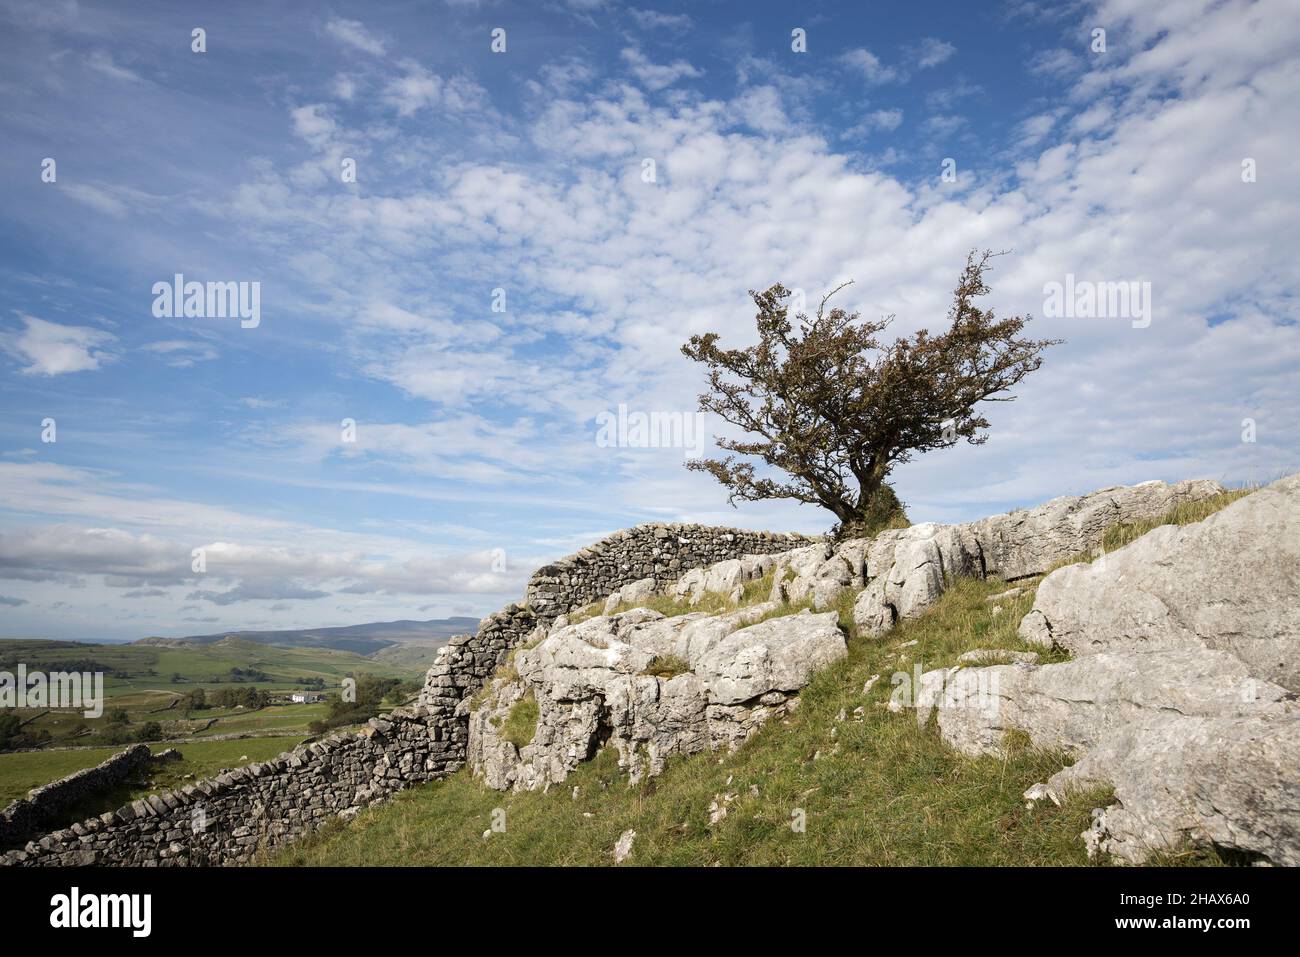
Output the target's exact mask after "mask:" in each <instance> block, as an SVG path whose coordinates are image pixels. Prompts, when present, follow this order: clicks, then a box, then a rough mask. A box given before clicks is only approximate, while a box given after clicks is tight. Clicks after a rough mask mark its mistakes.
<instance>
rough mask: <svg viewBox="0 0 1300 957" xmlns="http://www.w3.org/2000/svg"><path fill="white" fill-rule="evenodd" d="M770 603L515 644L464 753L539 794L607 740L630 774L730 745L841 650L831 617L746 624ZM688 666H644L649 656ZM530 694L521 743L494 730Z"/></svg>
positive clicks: (497, 782)
mask: <svg viewBox="0 0 1300 957" xmlns="http://www.w3.org/2000/svg"><path fill="white" fill-rule="evenodd" d="M770 607H772V606H765V605H759V606H753V607H751V608H746V609H741V610H740V611H738V612H733V613H731V614H728V615H720V616H706V615H704V614H700V613H695V614H688V615H680V616H676V617H671V618H666V617H664V616H663V615H661V614H659V613H658V612H654V611H650V610H648V609H644V608H638V609H633V610H631V611H628V612H624V613H621V614H616V615H612V616H604V615H602V616H599V617H596V618H592V619H589V620H587V621H584V622H580V623H579V624H576V625H566V626H563V627H560V628H557V629H555V630H554V631H552V632H551V633H550V634H548V635H547V636H546V637H545V638H543V639H542V640H541V641H540V643H539V644H537V645H536V646H535V647H530V648H522V649H520V650H519V651H518V652H517V653H516V655H515V658H514V670H515V676H513V677H510V676H506V678H505V679H504V680H502V679H499V680H498V681H497V682H496V683H495V684H494V685H493V687H492V689H491V691H490V693H489V694H488V696H487V697H486V698H485V699H484V701H483V702H482V703H481V704H480V706H479V707H478V708H476V709H473V710H472V711H471V714H470V728H469V759H470V763H471V765H472V766H473V768H474V771H475V773H476V774H478V775H480V776H482V778H483V780H484V781H485V782H486V783H487V784H488V785H489V786H491V787H494V788H498V789H501V790H506V789H512V790H516V791H522V790H537V789H542V788H547V787H549V786H550V785H552V784H558V783H559V782H562V781H563V780H564V779H565V778H566V777H567V776H568V774H569V773H570V772H571V771H572V770H574V769H575V768H576V767H577V766H578V764H580V763H581V762H583V761H586V760H589V759H590V758H592V757H594V756H595V754H596V752H597V751H599V750H600V749H601V748H603V747H613V748H615V749H617V751H618V754H619V764H620V766H621V767H623V768H624V769H626V770H627V771H628V774H629V779H630V781H631V782H635V781H637V780H639V779H640V778H641V777H642V776H644V775H647V774H648V775H655V774H658V773H660V772H661V771H662V770H663V767H664V762H665V761H666V760H667V758H669V757H671V756H673V755H685V754H694V753H697V752H700V751H714V750H720V749H723V750H730V749H734V748H736V747H738V746H739V745H740V744H741V743H743V742H744V741H745V740H746V739H747V738H748V737H749V736H750V735H751V734H753V733H754V731H756V730H757V729H758V728H759V727H761V726H762V724H763V723H764V722H766V721H768V720H770V719H771V718H772V717H775V716H778V715H782V714H785V713H786V712H787V710H789V708H790V707H791V706H792V701H793V700H794V698H795V696H796V695H797V694H798V692H799V691H800V689H802V688H803V687H804V685H806V684H807V683H808V681H809V679H810V678H811V677H812V675H813V673H814V672H815V671H817V670H818V669H820V668H823V667H825V666H826V665H828V664H831V663H832V662H835V661H838V660H839V659H841V658H843V657H845V656H846V655H847V654H848V649H847V646H846V644H845V640H844V634H843V632H842V631H841V630H840V628H839V625H838V623H837V616H836V615H835V614H833V613H827V614H821V615H817V614H813V613H812V612H810V611H803V612H801V613H799V614H792V615H786V616H784V617H780V618H773V619H769V620H767V621H763V622H758V623H752V622H753V621H754V619H756V618H758V617H761V615H762V614H764V613H765V612H766V611H768V610H769V609H770ZM668 656H672V657H673V658H676V659H679V661H680V663H681V664H684V665H686V666H687V667H688V669H689V670H686V671H683V672H682V673H680V674H675V675H667V676H665V675H661V674H648V673H646V672H647V669H651V668H652V665H653V664H654V663H655V660H656V659H664V658H666V657H668ZM528 696H532V697H533V698H534V699H535V700H536V702H537V707H538V719H537V725H536V729H535V731H534V733H533V736H532V740H531V741H529V742H528V743H526V744H524V745H523V746H522V747H518V746H516V744H514V743H512V742H511V741H508V740H506V739H505V737H503V735H502V729H503V728H504V726H505V724H506V722H507V721H508V719H509V716H510V713H511V711H512V709H513V708H515V707H516V706H517V705H518V703H519V702H520V701H522V700H523V699H525V698H526V697H528Z"/></svg>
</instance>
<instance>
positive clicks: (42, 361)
mask: <svg viewBox="0 0 1300 957" xmlns="http://www.w3.org/2000/svg"><path fill="white" fill-rule="evenodd" d="M20 318H21V319H22V320H23V324H24V328H23V331H21V332H18V333H9V334H6V335H5V336H4V340H3V344H4V347H5V349H6V351H8V352H9V354H10V355H12V356H14V357H15V358H17V359H19V360H20V361H22V362H25V363H26V365H25V366H24V367H23V370H22V371H23V374H24V375H45V376H55V375H62V374H64V373H68V372H89V371H91V370H93V369H98V368H99V367H100V364H101V363H106V362H111V361H113V359H114V358H115V356H114V354H113V353H112V352H111V351H110V349H109V347H110V346H111V344H112V343H113V342H116V341H117V337H116V336H114V335H112V334H111V333H108V332H104V331H103V330H102V329H94V328H92V327H90V326H64V325H60V324H58V323H56V322H47V321H46V320H44V319H37V318H36V317H35V316H28V315H22V316H20Z"/></svg>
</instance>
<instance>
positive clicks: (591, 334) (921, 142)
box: [0, 0, 1300, 639]
mask: <svg viewBox="0 0 1300 957" xmlns="http://www.w3.org/2000/svg"><path fill="white" fill-rule="evenodd" d="M1287 6H1288V5H1287V4H1286V3H1284V2H1281V0H1277V2H1268V0H1261V2H1258V3H1246V2H1233V0H1227V2H1218V3H1202V2H1195V0H1186V2H1180V3H1168V4H1159V5H1153V4H1148V3H1139V2H1136V0H1133V2H1118V0H1117V2H1102V3H1075V4H1042V5H1036V4H1031V3H1024V2H1013V3H1001V4H999V3H988V4H970V3H896V4H889V3H875V4H870V5H866V4H860V3H844V4H830V3H828V4H775V3H752V2H751V3H695V4H689V5H688V4H659V5H654V6H653V7H652V6H650V5H646V6H626V5H616V4H612V3H604V2H599V0H581V2H568V3H566V2H560V0H555V2H550V3H540V4H536V3H534V4H513V3H492V2H487V0H484V2H481V3H472V2H451V3H449V2H442V0H438V2H429V3H421V4H414V3H400V4H386V3H365V4H347V3H333V4H328V5H326V4H305V3H277V4H268V3H265V2H255V3H254V2H250V3H239V2H230V3H223V4H220V5H207V4H186V3H182V4H177V3H130V2H122V3H85V2H81V3H74V2H53V3H26V2H18V0H0V21H3V23H2V24H0V93H2V94H3V98H4V102H5V103H6V109H5V111H4V115H3V119H2V120H0V141H3V143H4V148H3V150H0V174H2V176H3V200H4V201H3V203H2V204H0V216H3V218H4V231H3V238H0V243H3V247H2V251H3V255H2V256H0V283H2V284H3V290H4V294H5V295H4V303H3V309H0V413H2V414H0V635H8V636H47V637H66V638H92V639H93V638H101V637H107V638H134V637H139V636H142V635H146V634H164V635H181V634H193V633H199V632H208V631H213V630H221V629H233V628H254V627H257V628H267V627H286V628H287V627H304V626H312V625H327V624H348V623H353V622H360V621H369V620H377V619H388V618H403V617H414V618H427V617H435V616H438V617H440V616H443V615H448V614H475V615H477V614H483V613H486V612H488V611H490V610H492V609H494V608H496V607H498V606H500V605H501V604H502V603H504V602H505V601H509V600H514V599H516V598H517V597H518V596H519V594H520V592H521V588H522V583H523V581H524V580H525V579H526V577H527V574H528V573H529V572H530V571H531V570H532V568H534V567H536V566H537V565H538V564H540V563H541V562H543V561H545V560H547V559H549V558H553V557H556V556H558V555H560V554H564V553H567V552H569V551H572V550H574V549H575V548H577V547H579V546H580V545H582V544H584V543H586V542H588V541H591V540H593V539H595V538H597V537H600V536H601V535H603V534H606V533H608V532H609V531H612V530H614V529H617V528H622V527H626V526H629V525H633V524H636V523H638V522H644V521H652V520H682V521H701V522H707V523H716V524H728V525H741V526H746V527H753V528H775V529H790V530H800V531H806V532H818V531H822V530H824V529H825V528H826V527H827V526H828V525H829V523H830V521H831V517H830V516H829V514H819V513H817V512H814V511H812V510H811V509H810V508H807V507H803V508H800V507H796V506H794V505H792V504H785V503H763V504H757V505H749V506H745V507H742V508H740V509H732V508H730V507H729V506H727V504H726V498H725V494H724V493H723V492H722V490H721V489H720V488H719V487H718V486H717V485H716V484H714V483H713V482H712V480H711V479H709V478H708V477H706V476H702V475H699V474H694V473H688V472H687V471H686V470H685V469H683V468H682V459H683V451H682V450H681V449H680V448H608V447H602V446H601V445H599V444H597V442H596V434H597V421H598V417H599V416H600V415H601V414H602V413H603V412H607V411H610V410H615V409H617V407H618V406H619V405H620V404H623V405H626V406H627V407H628V408H630V409H632V410H644V411H650V412H665V413H672V414H682V415H685V414H688V413H689V412H690V411H691V410H692V409H693V408H694V402H693V397H694V395H695V394H696V393H697V392H698V391H699V390H700V387H701V382H702V379H701V376H700V374H699V371H698V370H697V369H695V368H692V367H691V365H690V363H689V362H688V361H687V360H685V359H684V358H683V357H682V356H681V355H680V353H679V352H678V347H679V346H680V344H681V343H682V342H683V341H684V340H685V339H686V338H688V337H689V336H690V335H691V334H693V333H696V332H701V331H705V330H715V331H718V332H720V333H722V334H723V336H724V341H728V342H734V343H737V344H740V343H743V342H747V341H749V340H748V338H747V337H750V336H752V331H753V309H752V304H748V302H749V301H748V298H747V294H746V293H747V290H749V289H762V288H766V287H767V286H769V285H771V284H772V283H773V282H776V281H781V282H783V283H784V284H785V285H787V286H789V287H797V288H800V289H803V290H806V291H807V295H808V298H809V299H810V300H812V301H815V300H816V298H817V297H819V296H820V295H821V293H823V292H824V291H826V290H828V289H830V288H833V287H834V286H836V285H838V284H840V283H841V282H844V281H845V280H849V279H852V280H853V281H854V284H853V285H852V286H850V287H848V289H846V290H845V291H844V292H843V293H841V294H840V298H839V299H838V300H837V301H839V302H841V303H842V304H844V305H846V306H849V307H852V308H856V309H859V310H861V312H862V313H863V314H864V315H872V316H874V315H879V314H889V313H892V314H895V315H896V317H897V318H896V320H895V322H896V326H895V328H896V329H897V330H898V331H899V332H901V333H905V332H910V331H913V330H915V329H917V328H921V327H923V326H929V327H931V328H934V327H937V326H938V325H940V324H941V323H942V322H943V317H944V314H945V312H946V309H947V304H948V297H949V294H950V290H951V288H952V286H953V284H954V281H955V279H956V276H957V273H958V270H959V268H960V266H961V263H962V261H963V259H964V257H965V254H966V252H967V251H968V250H970V249H971V248H974V247H991V248H995V249H1005V250H1009V252H1008V254H1007V255H1006V256H1003V257H1001V258H1000V259H999V260H998V261H997V267H996V271H995V272H994V273H993V274H992V277H991V279H992V284H993V296H992V297H991V300H990V304H992V305H994V306H995V307H996V308H997V309H998V310H999V311H1000V312H1003V313H1025V314H1030V315H1033V316H1035V317H1036V318H1035V320H1034V322H1033V323H1032V324H1031V327H1030V328H1031V330H1034V331H1035V332H1036V333H1037V334H1038V335H1041V336H1043V337H1055V338H1063V339H1066V340H1068V342H1067V344H1066V345H1063V346H1060V347H1057V348H1056V349H1054V350H1053V351H1052V352H1051V353H1050V354H1049V357H1048V361H1047V362H1046V364H1045V365H1044V366H1043V368H1042V369H1041V370H1040V371H1039V372H1037V373H1035V374H1034V376H1032V377H1031V378H1030V379H1029V380H1026V382H1025V383H1024V384H1023V386H1022V387H1021V388H1020V389H1019V390H1018V392H1017V394H1018V396H1019V398H1018V399H1017V401H1016V402H1014V403H1010V404H1006V405H1000V406H997V407H995V408H994V409H992V410H991V412H990V414H989V417H990V418H991V420H992V421H993V429H992V432H991V439H990V441H989V442H988V443H987V444H986V445H984V446H980V447H978V448H973V447H960V448H957V449H953V450H946V451H942V452H936V453H932V454H930V455H927V456H924V457H921V458H918V459H917V460H916V461H914V462H912V463H910V464H908V465H906V466H903V467H902V468H900V469H899V470H898V471H897V472H896V474H895V480H896V484H897V486H898V489H899V492H900V494H901V496H902V498H903V499H904V500H905V501H906V502H907V503H908V506H909V510H910V512H911V514H912V517H913V519H914V520H918V521H919V520H936V521H956V520H967V519H973V518H978V517H981V516H983V515H986V514H990V513H994V512H997V511H1002V510H1005V509H1007V508H1011V507H1017V506H1021V505H1031V504H1035V503H1037V502H1040V501H1043V500H1046V499H1048V498H1051V497H1054V496H1056V495H1059V494H1066V493H1079V492H1084V491H1089V490H1092V489H1095V488H1100V487H1104V486H1107V485H1112V484H1118V483H1131V482H1137V481H1143V480H1146V479H1151V478H1160V479H1166V480H1177V479H1182V478H1189V477H1209V478H1215V479H1220V480H1223V481H1227V482H1240V481H1261V480H1268V479H1271V478H1276V477H1278V476H1280V475H1282V474H1285V473H1287V472H1290V471H1294V470H1295V469H1296V468H1297V466H1298V465H1300V453H1298V452H1297V448H1298V447H1300V442H1298V439H1300V424H1298V423H1300V414H1298V413H1300V408H1298V406H1300V402H1298V401H1297V395H1298V394H1300V389H1298V388H1297V386H1300V372H1298V370H1300V334H1297V326H1296V316H1297V306H1296V298H1295V296H1296V286H1297V276H1296V269H1295V250H1296V249H1297V248H1300V243H1297V240H1298V239H1300V235H1298V233H1300V225H1297V224H1300V185H1298V184H1297V179H1296V177H1295V175H1294V168H1295V156H1296V153H1297V147H1298V146H1300V142H1298V140H1300V136H1298V135H1297V133H1296V132H1295V131H1296V130H1297V129H1300V106H1298V105H1297V104H1300V63H1298V60H1297V56H1296V54H1297V51H1298V50H1300V23H1297V19H1296V18H1295V17H1294V15H1293V11H1288V9H1287ZM196 27H201V28H203V30H205V31H206V47H207V49H206V52H203V53H196V52H194V51H193V50H192V49H191V46H192V39H191V36H192V30H193V29H194V28H196ZM796 28H799V29H802V30H804V31H805V32H806V37H807V44H806V46H807V50H806V52H804V53H796V52H794V51H793V50H792V48H791V31H792V30H794V29H796ZM496 29H503V30H504V31H505V41H506V42H505V51H504V52H501V53H494V52H493V51H492V49H491V42H492V32H493V30H496ZM1096 29H1104V30H1105V31H1106V35H1105V40H1106V47H1105V50H1104V52H1102V51H1096V50H1094V49H1092V47H1093V45H1094V30H1096ZM46 158H52V159H54V160H55V163H56V178H55V181H54V182H45V181H43V179H42V163H43V161H44V160H45V159H46ZM945 159H950V160H952V164H951V167H952V168H953V169H955V172H956V176H955V180H953V181H945V180H944V179H943V177H942V176H941V172H942V170H943V166H944V161H945ZM345 160H351V161H353V162H354V163H355V168H356V172H357V175H356V181H355V182H345V181H344V180H343V177H342V176H341V169H342V166H343V164H344V161H345ZM647 160H652V161H653V162H654V171H655V177H654V180H653V181H652V182H646V181H645V178H644V176H643V171H644V170H645V168H646V161H647ZM1246 160H1250V161H1251V163H1252V166H1253V169H1254V170H1255V178H1254V181H1253V182H1244V181H1243V177H1242V168H1243V166H1242V164H1243V162H1244V161H1246ZM176 273H183V274H184V275H185V276H186V278H187V279H191V280H197V281H201V282H207V281H214V282H216V281H220V282H227V281H230V282H258V283H260V290H261V321H260V324H259V325H257V327H256V328H242V327H241V324H240V323H239V321H238V320H232V319H220V318H198V317H191V318H158V317H156V316H155V315H154V314H153V311H152V304H153V298H154V297H153V294H152V292H151V290H152V287H153V285H154V284H155V283H157V282H160V281H163V282H169V281H170V280H171V278H172V276H173V275H174V274H176ZM1067 275H1073V276H1075V277H1078V278H1079V279H1082V280H1086V281H1096V282H1120V281H1122V282H1130V281H1132V282H1139V283H1150V287H1149V288H1150V289H1151V303H1152V310H1151V321H1150V323H1149V324H1147V325H1142V324H1140V323H1136V322H1131V321H1129V320H1128V319H1127V318H1124V317H1114V316H1109V317H1108V316H1100V317H1094V318H1082V317H1071V318H1064V317H1050V316H1045V315H1044V311H1045V299H1044V286H1045V284H1047V283H1051V282H1062V281H1064V279H1065V277H1066V276H1067ZM497 289H500V290H503V291H504V301H505V308H504V310H503V311H494V310H493V302H494V298H493V290H497ZM46 419H53V420H54V421H55V423H56V429H57V432H56V441H54V442H45V441H42V422H43V421H44V420H46ZM344 419H351V420H354V421H355V422H356V441H355V442H344V441H342V440H341V438H342V430H341V423H342V421H343V420H344ZM1247 419H1249V420H1252V421H1253V423H1254V425H1253V428H1254V441H1243V440H1242V435H1243V427H1244V426H1243V423H1244V422H1245V420H1247ZM707 428H708V430H709V432H710V434H712V433H713V432H715V431H716V432H719V433H720V432H721V431H722V426H721V424H720V423H716V422H713V423H708V424H707ZM196 548H197V549H202V550H203V555H204V556H205V559H206V568H205V570H204V571H203V572H202V573H201V574H200V573H196V572H194V571H193V566H192V557H191V556H192V553H193V550H194V549H196Z"/></svg>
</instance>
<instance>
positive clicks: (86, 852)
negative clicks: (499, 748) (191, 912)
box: [0, 707, 459, 867]
mask: <svg viewBox="0 0 1300 957" xmlns="http://www.w3.org/2000/svg"><path fill="white" fill-rule="evenodd" d="M431 718H432V716H431V714H430V713H429V711H428V709H427V708H422V707H419V708H411V709H398V710H396V711H393V712H390V713H389V714H386V715H381V716H379V717H378V718H372V719H371V720H370V723H369V725H368V726H367V727H366V728H364V729H363V730H362V731H360V732H356V731H351V732H342V733H339V734H335V735H332V736H330V737H328V738H325V739H323V740H321V741H317V742H314V743H312V744H308V745H303V746H300V747H297V748H295V749H294V750H292V751H288V752H285V753H284V754H282V755H280V756H279V757H277V758H273V759H271V760H270V761H266V762H262V763H258V764H250V765H248V766H246V767H243V768H237V769H235V770H232V771H227V772H225V773H224V774H221V775H218V776H217V777H216V778H212V779H210V780H205V781H198V782H195V783H194V784H187V785H186V786H185V787H183V788H181V789H180V790H177V791H169V792H165V793H162V794H151V795H149V796H148V797H147V798H144V799H141V800H139V801H133V802H132V803H130V804H127V805H125V806H124V807H121V808H119V809H118V810H116V811H109V812H106V813H104V814H101V815H99V816H98V817H92V818H89V819H87V820H85V821H82V822H80V823H78V824H73V825H72V826H71V827H69V828H66V829H64V830H60V831H55V832H54V833H52V834H47V835H45V836H44V837H42V838H41V839H40V840H38V841H31V842H29V843H28V844H27V845H26V846H25V847H23V848H19V849H16V850H11V851H9V852H7V853H6V854H4V855H3V857H0V865H11V866H12V865H25V866H68V865H90V864H126V865H131V866H137V867H154V866H159V865H172V866H174V865H185V864H206V865H217V864H243V863H247V862H249V861H250V860H252V858H253V857H254V855H256V854H257V853H258V851H260V850H262V849H271V848H275V847H278V846H281V845H283V844H287V843H288V842H290V841H292V840H295V839H296V838H298V837H300V836H302V835H304V834H306V833H309V832H311V831H313V830H315V829H316V828H318V827H320V826H321V825H322V824H324V823H326V822H327V821H329V820H331V819H333V818H335V817H340V816H341V817H344V818H348V817H351V816H352V815H354V814H356V813H357V811H359V810H361V809H362V808H364V807H366V806H368V805H371V804H374V803H377V802H378V801H381V800H383V799H384V798H385V797H387V796H389V795H391V794H393V793H394V792H397V791H400V790H402V789H403V788H407V787H410V786H411V785H412V784H417V783H420V782H423V781H428V780H431V779H433V778H436V777H441V776H442V775H443V774H445V773H446V772H447V771H448V770H449V767H450V765H451V764H455V766H456V767H459V762H458V761H451V762H449V760H448V757H447V756H448V754H449V753H450V751H451V750H454V749H449V747H448V744H449V742H446V741H443V740H442V739H440V738H439V736H438V729H437V726H436V725H435V724H433V723H432V721H431ZM142 747H143V746H142ZM144 753H145V759H146V760H147V759H148V756H149V752H148V748H144Z"/></svg>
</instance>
